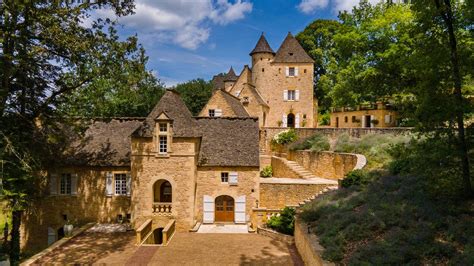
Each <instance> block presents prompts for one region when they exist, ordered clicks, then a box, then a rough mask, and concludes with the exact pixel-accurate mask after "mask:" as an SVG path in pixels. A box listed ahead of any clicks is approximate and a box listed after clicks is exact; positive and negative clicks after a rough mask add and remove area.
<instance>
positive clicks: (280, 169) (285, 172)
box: [271, 156, 300, 178]
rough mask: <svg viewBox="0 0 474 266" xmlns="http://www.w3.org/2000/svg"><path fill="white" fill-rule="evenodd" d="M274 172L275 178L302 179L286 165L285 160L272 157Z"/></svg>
mask: <svg viewBox="0 0 474 266" xmlns="http://www.w3.org/2000/svg"><path fill="white" fill-rule="evenodd" d="M271 162H272V170H273V176H274V177H286V178H300V176H298V175H297V174H296V173H295V172H294V171H293V170H291V169H290V167H288V165H286V164H285V159H282V158H280V157H276V156H272V161H271Z"/></svg>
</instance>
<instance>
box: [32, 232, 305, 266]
mask: <svg viewBox="0 0 474 266" xmlns="http://www.w3.org/2000/svg"><path fill="white" fill-rule="evenodd" d="M36 264H58V265H59V264H61V265H64V264H96V265H104V264H105V265H303V263H302V261H301V258H300V257H299V255H298V254H297V252H296V249H295V248H294V246H288V245H287V244H286V243H284V242H280V241H277V240H274V239H271V238H268V237H265V236H262V235H258V234H196V233H176V234H175V235H174V236H173V238H172V239H171V241H170V243H169V245H168V246H166V247H159V246H141V247H137V246H136V245H135V235H134V233H133V232H127V233H113V234H110V233H109V234H107V233H92V232H86V233H84V234H82V235H80V236H78V237H76V238H74V239H72V240H70V241H69V242H68V243H66V244H65V245H63V246H61V247H59V248H57V249H55V250H53V251H52V252H51V253H49V254H48V255H46V256H45V257H43V258H41V259H40V260H39V261H37V262H36Z"/></svg>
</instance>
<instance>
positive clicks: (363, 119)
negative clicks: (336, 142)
mask: <svg viewBox="0 0 474 266" xmlns="http://www.w3.org/2000/svg"><path fill="white" fill-rule="evenodd" d="M360 121H362V125H361V127H365V115H363V116H362V119H361V120H360Z"/></svg>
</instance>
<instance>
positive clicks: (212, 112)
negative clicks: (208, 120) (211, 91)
mask: <svg viewBox="0 0 474 266" xmlns="http://www.w3.org/2000/svg"><path fill="white" fill-rule="evenodd" d="M215 116H216V110H214V109H209V117H215Z"/></svg>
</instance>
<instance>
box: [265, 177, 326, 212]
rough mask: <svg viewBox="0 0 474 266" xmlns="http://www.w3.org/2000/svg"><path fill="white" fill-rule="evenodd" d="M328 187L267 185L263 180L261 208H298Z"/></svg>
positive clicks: (318, 185)
mask: <svg viewBox="0 0 474 266" xmlns="http://www.w3.org/2000/svg"><path fill="white" fill-rule="evenodd" d="M262 179H264V178H262ZM326 187H328V184H304V183H299V184H298V183H296V182H292V183H270V182H268V183H267V182H265V180H263V181H261V182H260V204H259V207H260V208H267V209H283V208H284V207H285V206H298V204H299V203H300V202H302V201H304V200H306V199H309V198H311V197H313V196H315V195H317V194H318V193H319V192H321V191H322V190H323V189H325V188H326Z"/></svg>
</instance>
